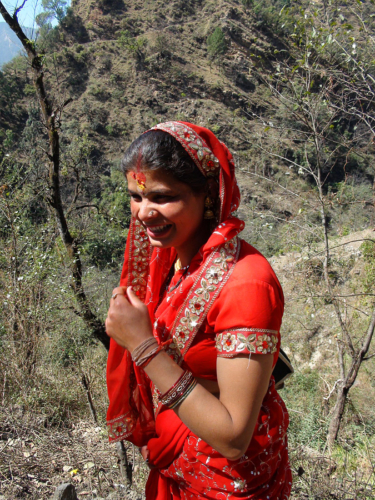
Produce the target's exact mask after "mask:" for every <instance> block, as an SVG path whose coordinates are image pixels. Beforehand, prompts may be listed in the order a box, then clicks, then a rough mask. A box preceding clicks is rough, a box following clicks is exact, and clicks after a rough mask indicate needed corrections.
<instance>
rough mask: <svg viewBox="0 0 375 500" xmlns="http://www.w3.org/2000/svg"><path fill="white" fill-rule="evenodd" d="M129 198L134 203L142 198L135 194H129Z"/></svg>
mask: <svg viewBox="0 0 375 500" xmlns="http://www.w3.org/2000/svg"><path fill="white" fill-rule="evenodd" d="M130 198H131V199H132V200H134V201H137V202H138V201H141V200H142V198H141V197H140V196H139V194H136V193H130Z"/></svg>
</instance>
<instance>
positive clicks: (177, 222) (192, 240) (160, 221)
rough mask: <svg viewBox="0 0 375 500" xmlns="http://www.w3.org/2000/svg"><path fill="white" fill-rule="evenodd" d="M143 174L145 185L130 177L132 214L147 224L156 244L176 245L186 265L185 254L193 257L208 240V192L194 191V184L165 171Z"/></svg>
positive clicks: (162, 245)
mask: <svg viewBox="0 0 375 500" xmlns="http://www.w3.org/2000/svg"><path fill="white" fill-rule="evenodd" d="M142 173H144V174H145V177H143V178H142V186H141V187H140V184H139V183H137V179H136V178H135V177H136V174H135V173H133V172H130V173H128V174H127V176H126V177H127V180H128V190H129V194H130V197H131V203H130V207H131V212H132V215H133V217H135V218H136V219H138V221H139V222H140V223H141V224H142V225H143V226H144V227H145V229H146V231H147V234H148V237H149V239H150V242H151V244H152V245H153V246H155V247H159V248H169V247H174V248H176V250H177V253H178V255H179V257H180V259H181V262H182V263H183V265H186V264H184V262H183V257H184V256H185V255H189V258H190V259H191V258H192V257H193V256H194V255H195V253H196V252H197V251H198V249H199V248H200V246H201V245H202V244H203V243H204V241H206V239H207V228H206V224H205V221H204V219H203V212H204V200H205V194H204V193H198V194H196V193H194V192H193V191H192V189H191V188H190V186H188V185H187V184H185V183H183V182H180V181H178V180H176V179H175V178H174V177H172V175H171V174H169V173H168V172H165V171H164V170H161V169H160V170H145V171H144V172H142ZM138 180H139V178H138ZM142 187H143V189H142ZM184 260H186V259H184ZM189 262H190V260H189Z"/></svg>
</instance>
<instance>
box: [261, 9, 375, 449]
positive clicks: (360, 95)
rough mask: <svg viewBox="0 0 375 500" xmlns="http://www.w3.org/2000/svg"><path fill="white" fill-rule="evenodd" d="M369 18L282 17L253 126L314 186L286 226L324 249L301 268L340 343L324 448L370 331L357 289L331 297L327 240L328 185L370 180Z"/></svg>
mask: <svg viewBox="0 0 375 500" xmlns="http://www.w3.org/2000/svg"><path fill="white" fill-rule="evenodd" d="M354 4H355V6H354ZM370 12H371V7H369V6H368V5H366V4H365V3H361V2H358V3H355V2H353V3H352V2H349V4H348V6H347V8H344V6H343V5H340V8H338V7H337V5H336V4H334V5H333V4H332V5H331V4H328V3H326V2H324V4H323V6H322V7H318V6H316V5H315V4H314V5H310V4H308V3H306V5H304V7H297V6H296V7H295V8H294V9H290V10H289V9H283V11H282V12H281V13H280V16H282V17H283V25H284V28H285V30H286V33H288V34H287V35H285V37H284V38H283V43H284V46H285V47H286V48H285V53H286V54H287V56H285V57H284V58H282V59H279V60H278V61H277V62H276V63H275V64H274V66H273V67H272V68H271V69H270V68H269V66H268V64H267V65H265V66H264V67H263V68H262V70H261V71H258V72H257V76H258V78H259V79H260V80H262V81H263V83H264V84H265V85H266V87H267V88H268V91H269V96H270V99H271V101H272V103H273V105H274V107H273V111H272V112H271V116H269V117H268V118H267V121H266V120H264V118H261V117H258V118H259V119H261V120H262V121H263V131H262V132H261V133H260V134H259V136H258V141H257V145H256V147H257V148H258V150H259V151H260V152H261V154H262V155H265V156H268V157H269V158H271V159H272V160H273V161H275V162H278V163H279V164H282V165H284V166H286V165H287V166H289V168H290V169H292V170H294V171H295V172H296V174H297V175H300V176H303V177H304V178H305V179H306V180H308V181H309V182H311V183H313V184H314V185H315V192H316V199H315V200H313V201H312V200H307V201H306V202H305V204H304V207H303V208H302V209H301V210H300V213H299V215H298V216H297V217H295V218H294V220H293V223H294V228H295V231H296V233H299V234H298V236H296V237H297V238H300V237H301V228H303V229H304V230H305V231H307V232H308V233H309V234H310V236H309V238H310V241H311V242H312V241H315V242H322V248H323V250H322V251H319V252H316V250H315V252H314V251H312V252H311V254H310V256H309V259H308V261H307V262H306V266H308V265H309V262H310V263H311V262H312V261H313V259H318V260H317V262H318V264H317V265H318V266H319V269H320V270H319V272H318V273H317V272H314V273H313V274H314V279H315V280H316V279H320V278H321V279H322V291H321V293H320V294H317V295H316V298H320V299H323V300H324V302H325V303H326V304H329V305H330V306H331V308H332V312H333V314H334V316H335V318H336V328H335V332H333V333H335V335H332V336H333V338H334V340H335V341H336V344H337V380H336V382H335V384H334V386H333V389H332V391H331V392H330V394H329V397H328V398H327V400H328V399H329V398H330V397H331V396H332V395H333V394H336V402H335V404H334V407H333V409H332V412H331V417H330V425H329V429H328V435H327V441H328V445H329V447H330V448H331V447H332V445H333V443H334V441H335V440H336V438H337V436H338V432H339V429H340V423H341V421H342V417H343V414H344V408H345V404H346V401H347V398H348V394H349V391H350V389H351V387H352V386H353V384H354V382H355V381H356V378H357V376H358V372H359V370H360V368H361V365H362V364H363V362H364V361H365V360H366V359H368V352H369V349H370V345H371V341H372V339H373V336H374V331H375V304H374V302H373V300H371V297H369V300H368V302H367V303H366V307H365V309H366V311H365V313H364V315H366V316H364V315H363V316H359V315H358V312H357V311H356V309H358V307H360V306H361V307H362V306H363V304H362V303H361V300H362V299H363V296H366V291H365V290H363V291H362V290H361V291H358V290H357V293H353V294H351V295H349V296H348V298H347V299H345V300H343V299H342V297H341V296H340V294H339V292H338V287H337V282H338V279H337V273H338V272H339V271H338V268H337V265H335V262H334V259H333V258H332V249H331V247H332V243H331V241H330V238H329V234H330V231H331V226H332V224H333V222H334V221H332V220H331V212H332V206H333V205H334V204H335V203H336V206H338V205H339V203H343V202H344V203H345V201H344V198H343V197H342V196H340V195H339V192H338V191H337V187H336V188H335V186H338V185H340V183H341V182H342V183H343V185H345V186H346V185H347V184H348V182H349V178H350V176H351V175H354V173H356V174H358V171H359V169H361V170H362V171H363V172H364V173H366V175H369V177H370V178H371V177H372V179H374V171H373V168H372V166H371V160H370V159H371V154H373V140H374V137H375V114H374V111H375V105H374V102H375V87H374V83H375V74H374V70H375V65H374V60H373V53H374V49H375V46H374V38H373V36H372V31H373V28H374V26H373V18H372V17H371V15H370ZM348 19H350V20H351V23H349V22H348V21H347V20H348ZM338 20H340V22H339V21H338ZM359 34H360V36H359ZM254 71H255V70H254V69H253V72H254ZM264 104H265V105H267V106H269V103H268V104H266V103H264ZM254 116H256V113H254ZM359 130H360V133H359V132H358V131H359ZM338 181H339V182H338ZM296 196H300V195H299V194H297V195H296ZM368 196H369V198H370V197H371V186H370V184H369V190H368ZM370 203H371V202H370ZM350 204H363V198H362V196H360V197H359V196H357V197H355V196H354V198H353V199H351V200H350ZM348 207H349V204H348ZM303 220H304V222H305V227H303ZM306 269H307V267H306ZM348 307H350V308H351V311H352V312H351V314H349V313H348ZM370 357H371V356H370Z"/></svg>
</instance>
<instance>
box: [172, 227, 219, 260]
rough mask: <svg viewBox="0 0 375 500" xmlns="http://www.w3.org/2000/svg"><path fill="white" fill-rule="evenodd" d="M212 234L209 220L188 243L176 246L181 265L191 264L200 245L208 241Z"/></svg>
mask: <svg viewBox="0 0 375 500" xmlns="http://www.w3.org/2000/svg"><path fill="white" fill-rule="evenodd" d="M210 236H211V232H210V225H209V221H205V224H204V226H203V227H202V229H201V230H200V231H197V233H196V235H195V238H191V240H190V241H189V244H188V245H184V246H183V247H182V248H176V251H177V255H178V258H179V259H180V261H181V267H186V266H188V265H190V262H191V261H192V259H193V257H194V256H195V255H196V254H197V253H198V250H199V249H200V247H201V246H202V245H204V244H205V243H206V241H208V238H209V237H210Z"/></svg>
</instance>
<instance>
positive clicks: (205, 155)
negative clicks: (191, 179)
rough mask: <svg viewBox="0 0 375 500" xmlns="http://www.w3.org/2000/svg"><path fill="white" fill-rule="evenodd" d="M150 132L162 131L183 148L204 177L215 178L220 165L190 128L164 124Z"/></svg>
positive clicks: (181, 124) (172, 123)
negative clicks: (171, 136)
mask: <svg viewBox="0 0 375 500" xmlns="http://www.w3.org/2000/svg"><path fill="white" fill-rule="evenodd" d="M151 130H164V132H167V133H168V134H170V135H173V137H174V138H175V139H177V140H178V142H179V143H180V144H181V145H182V146H183V147H184V149H185V150H186V151H187V152H188V153H189V155H190V157H191V158H192V159H193V161H194V163H195V164H196V165H197V167H198V168H199V170H200V171H201V172H202V174H203V175H204V176H205V177H217V176H218V174H219V170H220V163H219V160H218V159H217V158H216V156H215V155H214V154H213V153H212V151H211V149H210V148H209V147H208V146H207V143H206V142H205V141H204V140H203V139H202V138H201V137H199V135H198V134H197V133H196V132H195V130H193V129H192V128H190V127H188V126H187V125H184V124H183V123H179V122H165V123H159V124H158V125H155V127H153V128H152V129H151Z"/></svg>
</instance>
